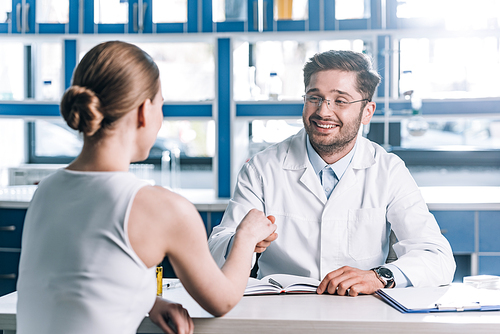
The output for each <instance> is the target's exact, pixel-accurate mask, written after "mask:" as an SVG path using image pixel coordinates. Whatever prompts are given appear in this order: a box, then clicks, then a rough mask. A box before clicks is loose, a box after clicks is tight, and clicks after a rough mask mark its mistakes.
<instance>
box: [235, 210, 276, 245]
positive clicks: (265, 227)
mask: <svg viewBox="0 0 500 334" xmlns="http://www.w3.org/2000/svg"><path fill="white" fill-rule="evenodd" d="M274 221H275V218H274V216H268V217H266V216H265V214H264V213H263V212H262V211H259V210H257V209H252V210H250V211H249V212H248V213H247V214H246V216H245V217H244V218H243V220H242V221H241V223H240V224H239V225H238V227H237V228H236V237H238V235H239V236H242V235H244V236H245V237H246V238H250V239H249V240H253V242H254V245H257V244H260V243H263V245H264V244H265V243H267V242H266V240H268V239H269V238H273V237H272V236H273V234H276V233H275V232H274V231H275V230H276V225H275V224H274ZM276 237H277V235H276ZM276 237H274V239H276ZM274 239H272V240H274ZM247 240H248V239H247ZM272 240H270V241H268V242H269V244H270V243H271V241H272ZM267 246H269V245H267ZM267 246H265V247H267ZM255 249H257V247H255ZM264 249H265V248H264Z"/></svg>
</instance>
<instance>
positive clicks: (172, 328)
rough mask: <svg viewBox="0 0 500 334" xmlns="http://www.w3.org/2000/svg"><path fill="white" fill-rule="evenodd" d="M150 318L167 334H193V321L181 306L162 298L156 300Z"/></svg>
mask: <svg viewBox="0 0 500 334" xmlns="http://www.w3.org/2000/svg"><path fill="white" fill-rule="evenodd" d="M149 318H150V319H151V321H152V322H153V323H155V324H156V325H157V326H158V327H160V328H161V330H163V332H164V333H167V334H192V333H193V331H194V324H193V320H191V317H190V316H189V313H188V311H187V310H186V309H185V308H183V307H182V305H181V304H176V303H171V302H169V301H167V300H165V299H162V298H160V297H157V298H156V302H155V304H154V305H153V308H152V309H151V311H149Z"/></svg>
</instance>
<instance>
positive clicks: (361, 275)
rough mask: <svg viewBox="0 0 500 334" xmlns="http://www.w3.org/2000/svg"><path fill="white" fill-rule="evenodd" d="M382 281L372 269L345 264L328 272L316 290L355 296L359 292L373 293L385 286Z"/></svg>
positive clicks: (320, 292)
mask: <svg viewBox="0 0 500 334" xmlns="http://www.w3.org/2000/svg"><path fill="white" fill-rule="evenodd" d="M383 287H384V286H383V284H382V282H381V281H380V280H379V279H378V277H377V275H376V274H375V272H373V271H372V270H361V269H357V268H352V267H349V266H344V267H342V268H339V269H337V270H334V271H332V272H330V273H328V274H327V275H326V276H325V278H323V280H322V281H321V283H320V284H319V286H318V289H317V290H316V292H317V293H318V294H319V295H321V294H322V293H329V294H332V295H333V294H337V295H340V296H352V297H355V296H357V295H359V294H367V295H369V294H372V293H374V292H375V291H377V290H378V289H381V288H383Z"/></svg>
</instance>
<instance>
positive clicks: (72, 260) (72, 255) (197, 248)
mask: <svg viewBox="0 0 500 334" xmlns="http://www.w3.org/2000/svg"><path fill="white" fill-rule="evenodd" d="M162 104H163V98H162V95H161V89H160V80H159V72H158V68H157V66H156V64H155V63H154V61H153V60H152V59H151V57H149V56H148V55H147V54H146V53H145V52H143V51H142V50H141V49H139V48H138V47H136V46H133V45H131V44H127V43H124V42H118V41H115V42H106V43H102V44H99V45H97V46H96V47H94V48H93V49H92V50H90V51H89V52H88V53H87V54H86V55H85V57H84V58H83V59H82V61H81V62H80V64H79V65H78V67H77V68H76V70H75V72H74V75H73V85H72V86H71V87H70V88H69V89H68V90H67V91H66V92H65V94H64V96H63V98H62V101H61V114H62V116H63V117H64V119H65V120H66V122H67V123H68V125H69V126H70V127H71V128H73V129H76V130H78V131H79V132H81V133H82V134H83V138H84V144H83V148H82V151H81V153H80V155H79V156H78V157H77V158H76V159H75V160H74V161H73V162H72V163H71V164H70V165H69V166H68V167H67V168H65V169H60V170H58V171H57V172H56V173H54V174H53V175H51V176H49V177H48V178H46V179H45V180H43V181H42V182H41V183H40V185H39V186H38V189H37V191H36V193H35V195H34V197H33V200H32V202H31V203H30V207H29V209H28V212H27V215H26V220H25V225H24V232H23V241H22V252H21V261H20V268H19V280H18V287H17V288H18V309H17V333H19V334H24V333H30V334H31V333H104V334H110V333H117V334H118V333H120V334H122V333H135V332H136V330H137V327H138V326H139V324H140V323H141V321H142V319H143V318H144V316H145V315H146V313H147V312H148V311H149V315H150V318H151V320H152V321H153V322H155V323H156V324H157V325H158V326H159V327H160V328H162V330H163V331H164V332H165V333H174V332H175V330H176V331H177V332H178V333H192V332H193V323H192V321H191V319H190V318H189V315H188V314H187V311H186V310H184V309H183V308H182V307H181V306H180V305H177V304H173V303H169V302H167V301H165V300H163V299H161V298H157V297H156V281H155V267H156V264H158V263H160V262H161V261H162V260H163V258H164V257H165V256H168V257H169V259H170V262H171V263H172V266H173V267H174V270H175V272H176V274H177V275H178V277H179V279H180V280H181V282H182V283H183V285H184V287H185V288H186V290H187V291H188V292H189V293H190V294H191V295H192V296H193V298H194V299H195V300H196V301H197V302H198V303H199V304H200V305H201V306H202V307H203V308H204V309H205V310H207V311H208V312H210V313H212V314H213V315H215V316H221V315H223V314H225V313H226V312H228V311H229V310H230V309H231V308H232V307H233V306H234V305H235V304H236V303H237V302H238V301H239V300H240V299H241V296H242V295H243V291H244V289H245V286H246V282H247V279H248V276H249V272H250V263H251V257H252V254H253V251H254V249H255V247H256V244H257V243H259V242H260V241H262V240H263V239H265V238H267V237H268V236H269V235H270V234H272V233H274V230H275V225H273V224H272V222H271V220H270V219H274V217H269V219H268V218H266V217H265V215H264V214H263V213H262V212H260V211H257V210H252V211H250V212H249V213H248V215H247V216H246V217H245V219H244V221H243V222H242V224H241V225H240V227H239V228H238V231H237V233H236V236H235V239H234V246H233V248H232V251H231V253H230V254H229V255H228V259H227V262H226V264H225V265H224V267H223V268H222V269H219V268H218V267H217V265H216V264H215V262H214V260H213V259H212V257H211V255H210V253H209V250H208V246H207V238H206V234H205V229H204V226H203V222H202V220H201V218H200V216H199V214H198V212H197V211H196V209H195V208H194V206H193V205H192V204H191V203H189V202H188V201H187V200H185V199H184V198H182V197H181V196H179V195H177V194H174V193H172V192H170V191H168V190H166V189H164V188H161V187H154V186H150V185H148V184H147V183H145V182H144V181H141V180H139V179H137V178H136V177H135V176H134V175H133V174H131V173H129V172H128V169H129V164H130V162H133V161H141V160H144V159H145V158H146V157H147V156H148V153H149V150H150V149H151V147H152V145H153V143H154V141H155V139H156V135H157V133H158V130H159V129H160V126H161V124H162V119H163V114H162ZM167 323H173V325H167ZM172 327H173V328H172Z"/></svg>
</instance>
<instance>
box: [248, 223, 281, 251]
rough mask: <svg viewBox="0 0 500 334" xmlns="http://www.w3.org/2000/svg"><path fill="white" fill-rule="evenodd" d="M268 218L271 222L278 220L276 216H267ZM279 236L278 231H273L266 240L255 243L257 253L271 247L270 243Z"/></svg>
mask: <svg viewBox="0 0 500 334" xmlns="http://www.w3.org/2000/svg"><path fill="white" fill-rule="evenodd" d="M267 219H269V220H270V221H271V223H273V224H274V222H275V221H276V218H274V216H267ZM277 238H278V233H276V232H273V233H271V234H270V235H269V236H268V237H267V238H265V239H264V240H262V241H261V242H259V243H258V244H257V245H255V251H254V252H255V253H262V252H264V251H265V250H266V248H267V247H269V245H270V244H271V242H273V241H274V240H276V239H277Z"/></svg>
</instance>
